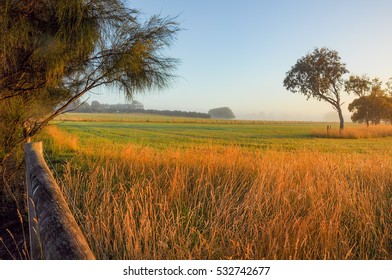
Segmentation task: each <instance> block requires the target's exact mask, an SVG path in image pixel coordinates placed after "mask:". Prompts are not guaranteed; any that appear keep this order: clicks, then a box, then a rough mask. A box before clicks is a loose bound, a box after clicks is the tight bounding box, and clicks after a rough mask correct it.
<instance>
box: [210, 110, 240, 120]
mask: <svg viewBox="0 0 392 280" xmlns="http://www.w3.org/2000/svg"><path fill="white" fill-rule="evenodd" d="M208 115H210V116H211V118H216V119H234V118H235V115H234V113H233V111H231V109H230V108H229V107H220V108H214V109H211V110H209V111H208Z"/></svg>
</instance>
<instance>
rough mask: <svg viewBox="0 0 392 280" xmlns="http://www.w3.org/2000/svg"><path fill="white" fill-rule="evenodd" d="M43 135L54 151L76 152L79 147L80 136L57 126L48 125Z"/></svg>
mask: <svg viewBox="0 0 392 280" xmlns="http://www.w3.org/2000/svg"><path fill="white" fill-rule="evenodd" d="M43 137H44V138H45V140H46V141H47V144H48V145H49V146H50V149H51V150H52V152H54V153H57V154H59V153H64V152H69V151H71V152H74V151H76V150H77V149H78V142H79V139H78V137H77V136H75V135H73V134H70V133H67V132H65V131H63V130H60V129H59V128H57V127H56V126H48V127H46V128H45V130H44V136H43Z"/></svg>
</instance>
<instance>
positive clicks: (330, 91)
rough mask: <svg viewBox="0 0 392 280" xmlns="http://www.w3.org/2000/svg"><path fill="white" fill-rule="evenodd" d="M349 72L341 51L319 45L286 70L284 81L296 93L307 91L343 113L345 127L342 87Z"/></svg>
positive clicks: (307, 95) (307, 94)
mask: <svg viewBox="0 0 392 280" xmlns="http://www.w3.org/2000/svg"><path fill="white" fill-rule="evenodd" d="M346 73H348V70H347V69H346V65H345V64H344V63H342V62H341V58H340V56H339V54H338V52H337V51H334V50H329V49H327V48H316V49H315V50H314V51H313V52H312V53H308V54H307V55H305V56H304V57H301V58H300V59H298V60H297V63H296V64H295V65H294V66H293V67H292V68H291V69H290V71H288V72H287V73H286V77H285V79H284V81H283V85H284V87H285V88H286V89H287V90H289V91H291V92H293V93H297V92H299V93H301V94H303V95H305V96H306V97H307V99H309V98H311V97H312V98H316V99H317V100H323V101H326V102H328V103H329V104H331V105H332V107H333V109H334V110H335V111H336V112H337V113H338V115H339V120H340V128H341V129H343V128H344V119H343V113H342V109H341V105H342V103H341V90H342V87H343V84H344V83H343V75H344V74H346Z"/></svg>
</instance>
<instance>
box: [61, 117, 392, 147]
mask: <svg viewBox="0 0 392 280" xmlns="http://www.w3.org/2000/svg"><path fill="white" fill-rule="evenodd" d="M61 119H62V121H57V122H56V123H55V124H56V125H57V126H58V127H59V128H60V129H62V130H65V131H67V132H69V133H72V134H74V135H75V136H77V137H78V138H79V141H80V145H82V146H91V145H92V146H99V145H102V144H103V143H106V144H113V145H120V146H121V145H127V144H137V145H141V146H144V147H151V148H158V149H166V148H189V147H195V146H198V145H202V146H205V145H214V146H216V145H218V146H239V147H243V148H246V149H250V150H260V149H261V150H268V149H278V150H287V151H292V150H302V149H310V150H318V151H323V152H333V153H335V152H344V153H374V152H385V153H389V154H392V153H391V152H392V148H391V145H390V144H391V141H392V138H391V137H382V138H371V139H325V138H319V137H315V136H312V132H313V131H315V130H323V129H324V128H325V127H326V125H327V124H326V123H294V122H252V121H222V120H219V121H217V120H205V119H189V118H172V117H164V116H157V115H155V116H151V115H143V114H67V115H65V116H62V117H61ZM65 119H67V120H68V121H64V120H65ZM333 126H336V127H337V126H338V125H337V124H334V125H333ZM351 126H353V125H351Z"/></svg>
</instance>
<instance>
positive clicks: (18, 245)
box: [0, 183, 29, 260]
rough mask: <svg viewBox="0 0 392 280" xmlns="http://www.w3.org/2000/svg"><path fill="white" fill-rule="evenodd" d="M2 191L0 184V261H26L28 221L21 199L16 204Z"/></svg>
mask: <svg viewBox="0 0 392 280" xmlns="http://www.w3.org/2000/svg"><path fill="white" fill-rule="evenodd" d="M23 187H24V186H23V185H21V186H18V188H23ZM3 190H4V188H3V186H2V185H1V183H0V260H13V259H28V258H29V256H28V252H29V249H28V247H29V244H28V243H29V234H28V219H27V213H26V211H25V209H26V208H25V204H24V201H23V198H20V199H19V201H18V203H17V202H16V201H15V199H13V198H11V197H9V195H5V194H4V191H3ZM18 204H19V206H18ZM18 210H19V213H20V214H19V213H18Z"/></svg>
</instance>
